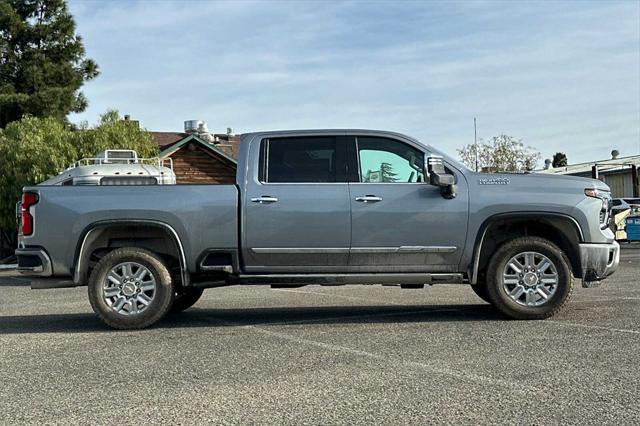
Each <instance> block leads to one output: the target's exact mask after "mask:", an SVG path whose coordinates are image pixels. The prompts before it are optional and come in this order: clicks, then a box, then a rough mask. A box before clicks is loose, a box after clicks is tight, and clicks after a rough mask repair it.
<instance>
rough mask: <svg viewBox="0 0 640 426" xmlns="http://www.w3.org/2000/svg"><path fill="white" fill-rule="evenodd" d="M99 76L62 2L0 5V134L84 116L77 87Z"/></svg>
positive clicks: (7, 0)
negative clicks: (29, 123)
mask: <svg viewBox="0 0 640 426" xmlns="http://www.w3.org/2000/svg"><path fill="white" fill-rule="evenodd" d="M98 73H99V72H98V66H97V65H96V63H95V62H94V61H93V60H91V59H86V58H85V50H84V46H83V43H82V39H81V37H80V36H79V35H77V34H75V22H74V20H73V17H72V16H71V14H70V13H69V10H68V9H67V4H66V2H65V1H64V0H0V128H4V127H6V125H7V124H8V123H10V122H12V121H15V120H19V119H20V118H22V117H23V116H25V115H33V116H36V117H53V118H57V119H58V120H61V121H64V120H65V119H66V116H67V115H68V114H69V113H70V112H81V111H84V110H85V109H86V107H87V99H86V98H85V97H84V95H83V94H82V92H80V87H81V86H82V85H83V83H84V82H85V81H87V80H91V79H92V78H94V77H96V76H97V75H98Z"/></svg>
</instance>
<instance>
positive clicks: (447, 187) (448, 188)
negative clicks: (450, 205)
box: [427, 155, 457, 199]
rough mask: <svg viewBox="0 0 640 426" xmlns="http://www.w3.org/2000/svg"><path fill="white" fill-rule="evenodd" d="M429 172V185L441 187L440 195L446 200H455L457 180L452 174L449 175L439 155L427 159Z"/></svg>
mask: <svg viewBox="0 0 640 426" xmlns="http://www.w3.org/2000/svg"><path fill="white" fill-rule="evenodd" d="M427 172H428V173H429V183H430V184H431V185H433V186H438V187H440V193H441V194H442V196H443V197H444V198H447V199H450V198H455V196H456V195H457V194H456V178H455V176H454V175H452V174H451V173H447V171H446V169H445V168H444V162H443V161H442V157H441V156H439V155H432V156H431V157H428V158H427Z"/></svg>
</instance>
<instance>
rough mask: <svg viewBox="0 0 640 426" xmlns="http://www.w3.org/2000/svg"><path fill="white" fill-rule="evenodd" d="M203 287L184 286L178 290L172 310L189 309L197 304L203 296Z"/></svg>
mask: <svg viewBox="0 0 640 426" xmlns="http://www.w3.org/2000/svg"><path fill="white" fill-rule="evenodd" d="M202 292H203V289H201V288H193V287H183V288H181V289H179V290H178V291H176V296H175V300H174V301H173V305H172V306H171V312H172V313H177V312H182V311H184V310H186V309H189V308H190V307H192V306H193V305H195V304H196V302H197V301H198V300H200V297H201V296H202Z"/></svg>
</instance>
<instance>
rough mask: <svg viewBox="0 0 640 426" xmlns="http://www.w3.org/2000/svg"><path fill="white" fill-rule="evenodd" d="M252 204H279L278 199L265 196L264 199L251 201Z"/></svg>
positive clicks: (257, 198) (259, 198)
mask: <svg viewBox="0 0 640 426" xmlns="http://www.w3.org/2000/svg"><path fill="white" fill-rule="evenodd" d="M251 202H252V203H260V204H262V203H277V202H278V198H277V197H272V196H271V195H263V196H262V197H256V198H252V199H251Z"/></svg>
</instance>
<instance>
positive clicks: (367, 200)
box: [356, 195, 382, 203]
mask: <svg viewBox="0 0 640 426" xmlns="http://www.w3.org/2000/svg"><path fill="white" fill-rule="evenodd" d="M356 201H360V202H361V203H375V202H376V201H382V197H377V196H375V195H365V196H364V197H356Z"/></svg>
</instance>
